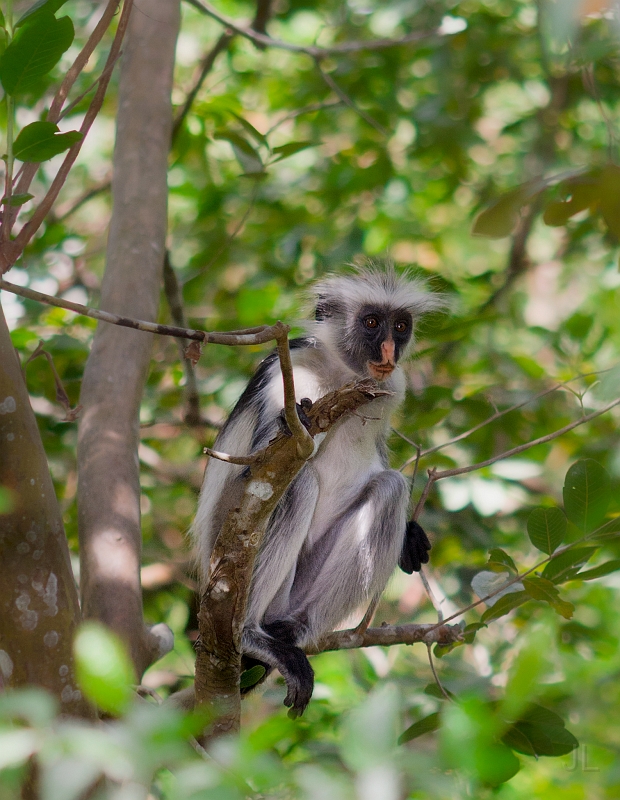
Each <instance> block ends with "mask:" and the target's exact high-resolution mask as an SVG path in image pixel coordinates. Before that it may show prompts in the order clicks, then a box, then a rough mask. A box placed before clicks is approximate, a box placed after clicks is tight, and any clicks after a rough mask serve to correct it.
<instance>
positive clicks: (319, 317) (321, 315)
mask: <svg viewBox="0 0 620 800" xmlns="http://www.w3.org/2000/svg"><path fill="white" fill-rule="evenodd" d="M331 315H332V314H331V308H330V305H329V303H328V302H327V300H326V298H325V295H324V294H320V295H319V296H318V299H317V302H316V308H315V310H314V318H315V320H316V321H317V322H322V321H323V320H324V319H327V318H328V317H331Z"/></svg>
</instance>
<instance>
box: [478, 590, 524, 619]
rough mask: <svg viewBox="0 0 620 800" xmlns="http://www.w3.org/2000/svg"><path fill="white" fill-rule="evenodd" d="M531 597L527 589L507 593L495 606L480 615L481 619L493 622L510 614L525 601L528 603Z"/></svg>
mask: <svg viewBox="0 0 620 800" xmlns="http://www.w3.org/2000/svg"><path fill="white" fill-rule="evenodd" d="M529 599H530V596H529V594H528V593H527V592H526V591H523V592H511V593H510V594H505V595H504V596H503V597H500V599H499V600H498V601H497V603H495V605H494V606H492V607H491V608H487V610H486V611H485V612H484V614H483V615H482V616H481V617H480V621H481V622H483V623H485V624H486V623H487V622H491V620H494V619H499V618H500V617H503V616H504V615H505V614H509V613H510V612H511V611H512V610H513V609H515V608H518V607H519V606H521V605H523V603H526V602H527V601H528V600H529Z"/></svg>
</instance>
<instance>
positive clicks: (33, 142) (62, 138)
mask: <svg viewBox="0 0 620 800" xmlns="http://www.w3.org/2000/svg"><path fill="white" fill-rule="evenodd" d="M82 138H83V136H82V134H81V133H80V132H79V131H68V132H67V133H59V132H58V125H54V123H53V122H32V123H31V124H30V125H26V127H25V128H24V129H23V130H22V131H20V133H19V136H18V137H17V139H15V143H14V144H13V154H14V155H15V158H17V159H19V161H28V162H30V163H39V162H41V161H49V159H50V158H53V157H54V156H57V155H58V154H59V153H62V152H64V151H65V150H68V149H69V148H70V147H72V146H73V145H74V144H75V143H76V142H79V141H80V140H81V139H82Z"/></svg>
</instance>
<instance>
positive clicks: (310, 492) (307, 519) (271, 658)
mask: <svg viewBox="0 0 620 800" xmlns="http://www.w3.org/2000/svg"><path fill="white" fill-rule="evenodd" d="M318 493H319V485H318V481H317V478H316V474H315V472H314V470H313V469H312V467H311V465H307V466H306V467H304V469H303V470H302V471H301V472H300V473H299V475H298V476H297V478H295V480H294V481H293V483H292V484H291V485H290V486H289V488H288V490H287V492H286V494H285V495H284V497H283V498H282V500H281V501H280V504H279V505H278V507H277V509H276V510H275V512H274V514H273V516H272V518H271V519H270V521H269V526H268V528H267V531H266V532H265V539H264V541H263V544H262V546H261V550H260V553H259V555H258V558H257V562H256V566H255V569H254V575H253V576H252V585H251V587H250V597H249V605H248V614H247V617H246V621H245V626H244V631H243V642H242V646H243V652H244V655H245V656H246V657H249V658H250V659H255V660H256V662H258V663H261V664H263V665H265V666H266V668H267V671H268V672H270V671H271V669H274V668H275V669H278V670H279V671H280V673H281V674H282V677H283V678H284V680H285V681H286V686H287V690H288V691H287V695H286V699H285V701H284V702H285V705H288V706H291V707H292V710H293V713H294V714H301V713H302V712H303V710H304V708H305V707H306V706H307V705H308V701H309V700H310V697H311V695H312V689H313V687H314V673H313V672H312V667H311V666H310V663H309V661H308V659H307V657H306V655H305V653H304V652H303V651H302V650H300V648H299V647H297V646H296V645H297V641H296V639H297V636H296V633H295V631H294V629H292V628H286V626H284V627H283V626H282V625H278V626H276V627H273V626H269V625H263V619H264V617H265V611H266V609H267V608H269V612H270V616H271V619H274V618H275V619H279V618H282V617H286V616H287V614H288V608H289V593H290V590H291V586H292V584H293V579H294V577H295V565H296V562H297V559H298V557H299V552H300V550H301V548H302V546H303V543H304V541H305V539H306V536H307V535H308V529H309V528H310V523H311V520H312V516H313V514H314V509H315V507H316V502H317V497H318Z"/></svg>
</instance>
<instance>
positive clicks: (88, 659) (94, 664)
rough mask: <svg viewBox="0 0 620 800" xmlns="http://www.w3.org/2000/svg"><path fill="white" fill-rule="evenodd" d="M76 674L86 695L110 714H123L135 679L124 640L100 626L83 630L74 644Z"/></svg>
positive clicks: (93, 625) (129, 699) (85, 627)
mask: <svg viewBox="0 0 620 800" xmlns="http://www.w3.org/2000/svg"><path fill="white" fill-rule="evenodd" d="M73 647H74V652H75V666H76V674H77V678H78V681H79V683H80V686H81V688H82V690H83V691H84V693H85V694H86V695H87V696H88V697H89V698H90V699H91V700H92V701H93V702H94V703H96V704H97V705H98V706H99V708H102V709H103V710H104V711H107V712H108V713H110V714H120V713H121V712H123V711H124V710H125V709H126V708H127V706H128V705H129V703H130V702H131V698H132V696H133V691H132V688H131V686H132V684H133V683H135V680H136V679H135V675H134V670H133V666H132V663H131V661H130V659H129V656H128V655H127V651H126V649H125V646H124V645H123V643H122V642H121V640H120V639H119V638H118V636H116V634H114V633H112V631H110V630H109V629H108V628H106V627H104V626H103V625H101V624H100V623H97V622H86V623H84V624H83V625H81V626H80V628H79V630H78V632H77V635H76V637H75V642H74V646H73Z"/></svg>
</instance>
